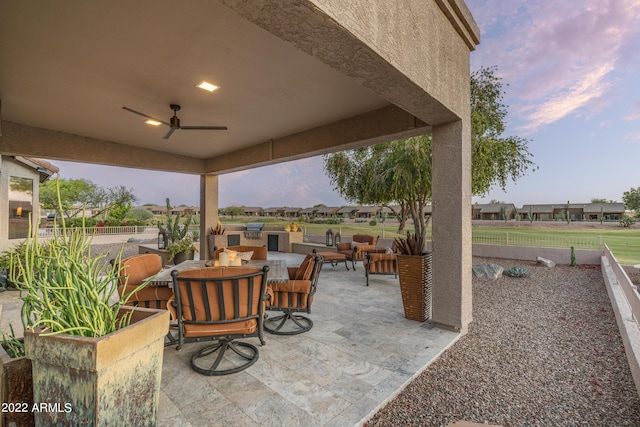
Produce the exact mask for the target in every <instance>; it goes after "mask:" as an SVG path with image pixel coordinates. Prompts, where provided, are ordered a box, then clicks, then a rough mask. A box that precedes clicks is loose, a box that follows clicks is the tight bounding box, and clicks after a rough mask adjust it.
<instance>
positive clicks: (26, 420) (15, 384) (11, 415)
mask: <svg viewBox="0 0 640 427" xmlns="http://www.w3.org/2000/svg"><path fill="white" fill-rule="evenodd" d="M9 327H10V328H11V333H10V334H9V335H6V334H5V333H4V332H2V345H1V346H0V367H1V369H0V397H1V398H2V404H3V406H4V409H5V410H3V411H2V414H1V416H0V417H1V418H0V425H3V426H9V425H16V426H33V425H34V419H33V413H32V411H31V410H32V407H33V379H32V375H31V361H30V360H29V359H27V358H26V357H25V353H24V340H22V339H18V338H16V336H15V333H14V331H13V326H12V325H11V324H9Z"/></svg>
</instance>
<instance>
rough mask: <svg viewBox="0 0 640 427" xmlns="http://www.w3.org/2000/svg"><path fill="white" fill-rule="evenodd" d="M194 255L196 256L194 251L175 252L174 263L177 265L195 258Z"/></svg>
mask: <svg viewBox="0 0 640 427" xmlns="http://www.w3.org/2000/svg"><path fill="white" fill-rule="evenodd" d="M194 256H195V253H194V251H185V252H180V253H177V254H175V256H174V257H173V263H174V264H175V265H178V264H180V263H181V262H184V261H187V260H190V259H193V257H194Z"/></svg>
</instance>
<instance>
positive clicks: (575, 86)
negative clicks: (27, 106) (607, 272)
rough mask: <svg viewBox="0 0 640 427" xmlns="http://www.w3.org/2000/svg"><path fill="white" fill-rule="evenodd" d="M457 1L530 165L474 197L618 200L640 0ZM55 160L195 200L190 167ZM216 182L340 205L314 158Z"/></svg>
mask: <svg viewBox="0 0 640 427" xmlns="http://www.w3.org/2000/svg"><path fill="white" fill-rule="evenodd" d="M466 3H467V5H468V7H469V9H470V10H471V13H472V14H473V16H474V18H475V20H476V22H477V23H478V25H479V27H480V30H481V44H480V45H479V46H478V47H477V49H476V50H475V51H474V52H473V53H472V54H471V69H472V70H477V69H478V68H480V67H481V66H484V67H490V66H496V67H497V70H498V75H500V76H501V77H502V79H503V83H504V85H505V86H504V89H505V92H506V96H505V99H504V102H505V104H506V105H508V111H509V115H508V116H507V133H508V134H513V135H519V136H521V137H524V138H526V139H527V140H528V141H529V143H528V147H529V151H530V152H531V153H532V154H533V156H534V157H533V161H534V162H535V163H536V165H537V166H538V167H539V170H537V171H535V172H529V173H528V174H527V176H525V177H523V178H521V179H519V180H518V181H517V182H516V183H511V184H510V185H509V186H508V187H507V189H506V192H504V191H502V189H500V188H494V189H493V190H492V191H491V192H490V193H489V194H487V195H486V196H484V197H474V198H473V202H476V201H477V202H478V203H488V202H489V201H490V200H492V199H495V200H500V201H504V202H507V203H514V204H515V205H516V206H518V207H520V206H522V205H523V204H528V203H566V202H567V201H571V202H572V203H580V202H582V203H584V202H589V201H590V200H591V199H593V198H604V199H607V200H614V201H618V202H621V201H622V194H623V193H624V192H625V191H627V190H629V189H630V188H632V187H634V188H636V187H640V166H639V165H640V78H639V76H640V53H639V52H640V49H638V46H640V0H467V1H466ZM53 163H54V164H55V165H56V166H58V167H59V168H60V177H62V178H66V179H71V178H87V179H89V180H91V181H92V182H94V183H95V184H97V185H99V186H102V187H114V186H118V185H124V186H125V187H127V188H131V189H133V192H134V193H135V194H136V196H137V197H138V199H139V203H140V204H142V203H157V204H164V200H165V198H166V197H170V198H171V202H172V204H173V205H179V204H186V205H197V204H198V203H199V177H198V176H194V175H182V174H173V173H161V172H150V171H141V170H136V169H124V168H114V167H106V166H96V165H87V164H79V163H70V162H61V161H53ZM256 182H259V183H260V185H259V186H258V185H256ZM219 184H220V193H219V205H220V207H226V206H234V205H235V206H240V205H245V206H261V207H265V208H266V207H271V206H297V207H303V208H304V207H310V206H313V205H316V204H318V203H324V204H325V205H328V206H341V205H346V204H348V203H347V202H346V201H345V200H343V199H342V198H341V197H340V195H339V194H337V193H335V192H334V191H333V190H332V188H331V185H330V183H329V179H328V178H327V177H326V175H325V174H324V171H323V166H322V157H314V158H309V159H304V160H299V161H295V162H289V163H283V164H279V165H274V166H268V167H263V168H259V169H253V170H249V171H243V172H238V173H233V174H228V175H222V176H221V177H220V181H219ZM265 188H266V189H268V191H265Z"/></svg>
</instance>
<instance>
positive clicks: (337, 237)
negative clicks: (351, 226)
mask: <svg viewBox="0 0 640 427" xmlns="http://www.w3.org/2000/svg"><path fill="white" fill-rule="evenodd" d="M333 243H335V245H336V246H338V243H340V232H339V231H338V232H336V234H335V236H333Z"/></svg>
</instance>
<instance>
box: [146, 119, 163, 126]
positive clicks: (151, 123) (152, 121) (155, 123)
mask: <svg viewBox="0 0 640 427" xmlns="http://www.w3.org/2000/svg"><path fill="white" fill-rule="evenodd" d="M145 123H146V124H148V125H151V126H160V125H161V124H162V123H160V122H159V121H157V120H151V119H149V120H147V121H146V122H145Z"/></svg>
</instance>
